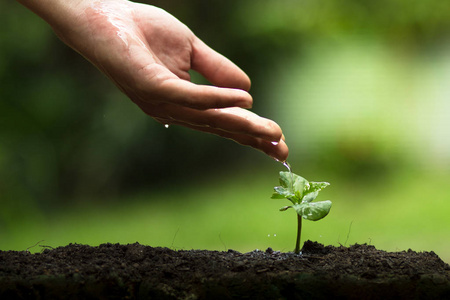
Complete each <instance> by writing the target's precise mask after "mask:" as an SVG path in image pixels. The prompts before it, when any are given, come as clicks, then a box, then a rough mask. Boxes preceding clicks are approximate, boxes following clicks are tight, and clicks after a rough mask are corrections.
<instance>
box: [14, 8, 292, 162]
mask: <svg viewBox="0 0 450 300" xmlns="http://www.w3.org/2000/svg"><path fill="white" fill-rule="evenodd" d="M18 1H19V2H20V3H22V4H23V5H25V6H26V7H28V8H29V9H31V10H32V11H34V12H35V13H36V14H38V15H39V16H40V17H42V18H43V19H44V20H45V21H47V22H48V23H49V24H50V25H51V26H52V28H53V30H54V31H55V33H56V34H57V35H58V36H59V38H60V39H61V40H62V41H63V42H65V43H66V44H67V45H69V46H70V47H72V48H73V49H74V50H75V51H77V52H78V53H80V54H81V55H83V56H84V57H85V58H86V59H87V60H89V61H90V62H91V63H92V64H94V65H95V66H96V67H97V68H98V69H99V70H101V71H102V72H103V73H104V74H105V75H106V76H108V77H109V78H110V79H111V80H112V81H113V82H114V83H115V84H116V85H117V87H118V88H119V89H120V90H121V91H122V92H123V93H125V94H126V95H127V96H128V97H129V98H130V99H131V100H132V101H133V102H134V103H135V104H136V105H138V106H139V107H140V108H141V109H142V111H144V112H145V113H146V114H147V115H149V116H151V117H153V118H154V119H155V120H157V121H158V122H160V123H161V124H176V125H181V126H185V127H188V128H191V129H195V130H198V131H202V132H208V133H213V134H216V135H219V136H222V137H225V138H229V139H232V140H234V141H236V142H238V143H240V144H242V145H248V146H251V147H254V148H256V149H258V150H261V151H263V152H264V153H266V154H267V155H269V156H271V157H273V158H275V159H277V160H280V161H285V160H286V159H287V156H288V152H289V150H288V147H287V145H286V143H285V142H284V136H283V134H282V131H281V128H280V127H279V126H278V125H277V124H276V123H275V122H274V121H272V120H269V119H265V118H262V117H260V116H258V115H256V114H254V113H252V112H250V111H249V110H248V109H249V108H251V106H252V103H253V99H252V97H251V95H250V94H249V93H248V90H249V89H250V85H251V83H250V79H249V78H248V76H247V75H246V74H245V73H244V72H243V71H242V70H241V69H239V68H238V67H237V66H236V65H235V64H233V63H232V62H231V61H230V60H228V59H227V58H226V57H224V56H222V55H221V54H219V53H217V52H215V51H214V50H212V49H211V48H210V47H208V46H207V45H206V44H205V43H203V42H202V41H201V40H200V39H199V38H197V37H196V36H195V35H194V34H193V33H192V31H191V30H190V29H189V28H188V27H186V26H185V25H184V24H182V23H181V22H180V21H178V20H177V19H176V18H175V17H173V16H172V15H170V14H169V13H167V12H165V11H164V10H162V9H160V8H157V7H155V6H151V5H145V4H138V3H133V2H129V1H125V0H103V1H92V0H72V1H67V0H40V1H35V0H18ZM191 69H192V70H195V71H197V72H199V73H200V74H202V75H203V76H204V77H205V78H206V79H207V80H208V81H209V82H211V83H212V85H197V84H194V83H191V82H190V75H189V73H188V71H189V70H191Z"/></svg>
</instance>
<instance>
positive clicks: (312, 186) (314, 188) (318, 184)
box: [309, 181, 330, 192]
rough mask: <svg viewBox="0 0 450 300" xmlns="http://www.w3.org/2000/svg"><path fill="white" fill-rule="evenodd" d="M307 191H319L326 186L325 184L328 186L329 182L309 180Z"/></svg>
mask: <svg viewBox="0 0 450 300" xmlns="http://www.w3.org/2000/svg"><path fill="white" fill-rule="evenodd" d="M309 185H310V186H309V191H311V192H316V191H317V192H320V191H321V190H323V189H324V188H326V187H327V186H329V185H330V184H329V183H328V182H314V181H313V182H310V183H309Z"/></svg>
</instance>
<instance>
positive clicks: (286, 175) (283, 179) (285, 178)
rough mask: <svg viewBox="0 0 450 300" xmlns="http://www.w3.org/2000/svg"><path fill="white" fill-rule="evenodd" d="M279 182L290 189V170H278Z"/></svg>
mask: <svg viewBox="0 0 450 300" xmlns="http://www.w3.org/2000/svg"><path fill="white" fill-rule="evenodd" d="M280 184H281V186H282V187H284V188H287V189H291V188H292V177H291V173H290V172H284V171H281V172H280Z"/></svg>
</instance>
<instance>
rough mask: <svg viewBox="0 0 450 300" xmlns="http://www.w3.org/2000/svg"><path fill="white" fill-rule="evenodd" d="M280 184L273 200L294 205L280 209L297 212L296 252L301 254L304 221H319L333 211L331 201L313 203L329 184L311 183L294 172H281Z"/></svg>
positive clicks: (276, 188)
mask: <svg viewBox="0 0 450 300" xmlns="http://www.w3.org/2000/svg"><path fill="white" fill-rule="evenodd" d="M280 184H281V186H276V187H275V188H274V190H275V192H274V193H273V195H272V199H284V198H286V199H288V200H289V201H291V202H292V205H289V206H284V207H282V208H280V211H285V210H287V209H289V208H293V209H295V211H296V212H297V222H298V227H297V242H296V244H295V250H294V252H295V253H297V254H299V253H300V238H301V232H302V219H306V220H310V221H318V220H320V219H322V218H324V217H325V216H326V215H328V213H329V212H330V209H331V201H330V200H326V201H318V202H312V201H314V200H315V199H316V198H317V195H318V194H319V192H320V191H321V190H322V189H324V188H326V187H327V186H329V185H330V184H329V183H328V182H309V181H308V180H306V179H305V178H303V177H301V176H298V175H297V174H294V173H292V172H280Z"/></svg>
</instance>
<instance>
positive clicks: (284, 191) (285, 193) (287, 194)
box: [272, 186, 294, 199]
mask: <svg viewBox="0 0 450 300" xmlns="http://www.w3.org/2000/svg"><path fill="white" fill-rule="evenodd" d="M273 189H274V190H275V193H274V194H278V195H280V196H281V198H291V197H293V196H294V194H293V193H292V192H291V190H290V189H288V188H285V187H282V186H276V187H274V188H273ZM272 198H273V196H272ZM281 198H274V199H281Z"/></svg>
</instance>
